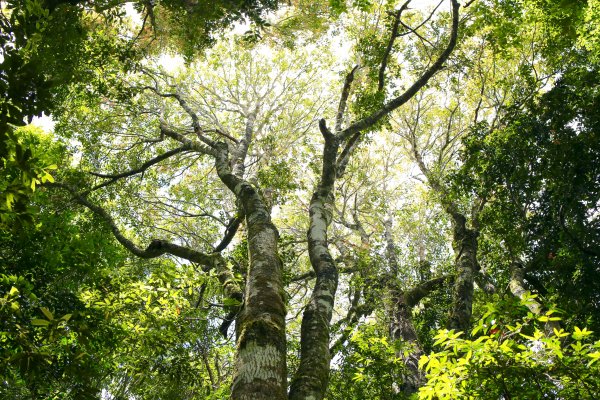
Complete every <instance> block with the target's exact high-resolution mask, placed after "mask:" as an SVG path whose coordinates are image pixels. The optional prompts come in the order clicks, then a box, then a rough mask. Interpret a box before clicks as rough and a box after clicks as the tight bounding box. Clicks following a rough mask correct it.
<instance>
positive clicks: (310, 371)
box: [289, 125, 339, 400]
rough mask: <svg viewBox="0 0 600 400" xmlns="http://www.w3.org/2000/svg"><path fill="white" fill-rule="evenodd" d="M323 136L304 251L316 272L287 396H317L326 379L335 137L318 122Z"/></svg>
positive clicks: (333, 278)
mask: <svg viewBox="0 0 600 400" xmlns="http://www.w3.org/2000/svg"><path fill="white" fill-rule="evenodd" d="M321 132H322V133H323V136H324V137H325V147H324V151H323V171H322V175H321V182H320V183H319V186H318V187H317V189H316V190H315V192H314V194H313V197H312V199H311V202H310V208H309V215H310V227H309V229H308V234H307V236H308V252H309V257H310V263H311V265H312V267H313V270H314V272H315V275H316V278H317V279H316V282H315V287H314V289H313V292H312V295H311V299H310V301H309V303H308V305H307V306H306V308H305V310H304V313H303V315H302V327H301V337H300V366H299V367H298V371H297V372H296V374H295V376H294V380H293V382H292V385H291V388H290V396H289V398H290V400H301V399H302V400H309V399H310V400H320V399H322V398H323V397H324V396H325V391H326V390H327V384H328V382H329V370H330V367H329V363H330V360H331V355H330V353H329V333H330V332H329V324H330V322H331V316H332V312H333V304H334V301H335V293H336V291H337V284H338V270H337V266H336V264H335V261H334V260H333V257H332V256H331V254H330V252H329V247H328V246H329V243H328V240H327V228H328V226H329V224H330V223H331V218H332V209H333V185H334V183H335V179H336V157H337V150H338V146H339V143H338V140H337V139H336V138H335V137H334V136H333V135H332V134H331V133H330V132H329V131H327V130H326V128H325V127H324V126H323V125H322V127H321Z"/></svg>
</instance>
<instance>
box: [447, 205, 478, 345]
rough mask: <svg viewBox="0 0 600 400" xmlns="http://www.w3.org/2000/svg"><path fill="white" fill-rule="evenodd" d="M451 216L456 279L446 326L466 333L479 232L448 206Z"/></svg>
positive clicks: (471, 307)
mask: <svg viewBox="0 0 600 400" xmlns="http://www.w3.org/2000/svg"><path fill="white" fill-rule="evenodd" d="M448 213H449V214H450V215H451V216H452V230H453V232H452V236H453V237H452V247H453V249H454V253H455V254H456V261H455V265H456V280H455V282H454V293H453V301H452V310H451V311H450V320H449V321H448V327H449V328H450V329H454V330H457V331H462V332H465V334H466V333H468V331H469V327H470V324H471V314H472V313H473V289H474V286H473V283H474V279H475V274H476V272H477V271H478V270H479V267H478V263H477V237H478V236H479V233H478V232H477V231H475V230H473V229H469V228H467V226H466V222H467V220H466V218H465V217H464V215H462V214H461V213H459V212H458V211H455V210H452V209H451V208H450V207H448Z"/></svg>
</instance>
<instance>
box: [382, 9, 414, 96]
mask: <svg viewBox="0 0 600 400" xmlns="http://www.w3.org/2000/svg"><path fill="white" fill-rule="evenodd" d="M410 2H411V0H406V2H405V3H404V4H402V7H400V9H399V10H398V11H396V14H395V15H394V23H393V24H392V33H391V34H390V40H389V41H388V44H387V47H386V48H385V52H384V53H383V59H382V60H381V66H380V67H379V79H378V84H377V91H378V92H381V91H382V90H383V86H384V85H385V69H386V68H387V63H388V59H389V57H390V54H391V53H392V47H394V41H395V40H396V38H397V37H398V26H399V25H400V18H402V13H403V12H404V10H406V9H407V8H408V5H409V4H410Z"/></svg>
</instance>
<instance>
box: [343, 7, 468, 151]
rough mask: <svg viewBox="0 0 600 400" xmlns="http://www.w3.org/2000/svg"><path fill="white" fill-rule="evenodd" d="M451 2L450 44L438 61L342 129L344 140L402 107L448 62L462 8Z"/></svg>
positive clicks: (454, 43)
mask: <svg viewBox="0 0 600 400" xmlns="http://www.w3.org/2000/svg"><path fill="white" fill-rule="evenodd" d="M451 3H452V30H451V32H450V40H449V41H448V45H447V46H446V48H445V49H444V51H443V52H442V54H440V56H439V58H438V59H437V60H436V62H435V63H433V64H432V65H431V66H430V67H429V68H428V69H427V70H426V71H425V72H424V73H423V75H421V77H420V78H419V79H417V81H416V82H415V83H413V84H412V86H411V87H409V88H408V89H407V90H406V91H405V92H404V93H402V94H401V95H400V96H398V97H396V98H394V99H392V100H391V101H389V102H388V103H386V104H385V105H384V106H383V107H382V108H380V109H379V110H378V111H376V112H374V113H372V114H371V115H369V116H367V117H365V118H363V119H361V120H359V121H357V122H355V123H353V124H352V125H350V126H349V127H347V128H346V129H344V130H343V131H341V132H340V133H339V137H340V139H342V140H345V139H348V138H349V137H351V136H352V135H354V134H355V133H357V132H361V131H363V130H364V129H367V128H370V127H371V126H373V125H375V124H376V123H377V122H378V121H379V120H380V119H381V118H383V117H384V116H386V115H387V114H389V113H390V112H392V111H394V110H395V109H397V108H398V107H400V106H401V105H403V104H405V103H406V102H407V101H409V100H410V99H411V98H412V97H413V96H414V95H415V94H416V93H417V92H418V91H419V90H420V89H421V88H422V87H423V86H425V85H426V84H427V83H428V82H429V80H430V79H431V78H432V77H433V76H434V75H435V74H436V72H438V71H439V70H440V69H442V66H443V65H444V63H445V62H446V60H447V59H448V57H449V56H450V54H451V53H452V51H453V50H454V47H456V41H457V38H458V22H459V16H458V9H459V8H460V5H459V4H458V1H457V0H451Z"/></svg>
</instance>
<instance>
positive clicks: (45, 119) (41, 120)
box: [31, 114, 56, 132]
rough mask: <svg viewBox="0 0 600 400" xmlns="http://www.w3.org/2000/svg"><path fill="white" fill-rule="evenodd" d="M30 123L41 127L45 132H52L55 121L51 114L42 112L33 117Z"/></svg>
mask: <svg viewBox="0 0 600 400" xmlns="http://www.w3.org/2000/svg"><path fill="white" fill-rule="evenodd" d="M31 125H33V126H37V127H39V128H42V129H43V130H44V131H46V132H54V125H56V122H55V121H54V120H53V119H52V117H51V116H49V115H46V114H42V116H41V117H33V120H32V121H31Z"/></svg>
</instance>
